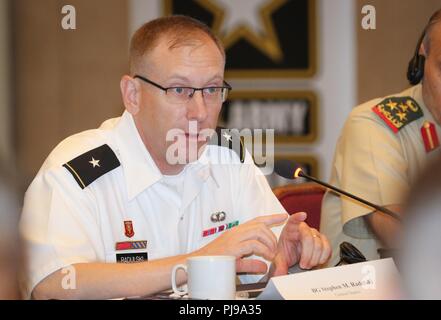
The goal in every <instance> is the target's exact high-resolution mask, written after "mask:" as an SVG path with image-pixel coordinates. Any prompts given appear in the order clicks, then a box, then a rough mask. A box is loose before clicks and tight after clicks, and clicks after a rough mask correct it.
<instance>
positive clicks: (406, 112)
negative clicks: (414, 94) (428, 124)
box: [372, 97, 423, 133]
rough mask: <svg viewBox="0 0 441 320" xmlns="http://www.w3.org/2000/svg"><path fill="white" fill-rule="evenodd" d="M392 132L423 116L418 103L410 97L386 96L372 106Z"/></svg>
mask: <svg viewBox="0 0 441 320" xmlns="http://www.w3.org/2000/svg"><path fill="white" fill-rule="evenodd" d="M372 111H374V112H375V113H376V114H377V115H378V116H379V117H380V118H381V119H382V120H383V121H384V122H385V123H386V124H387V125H388V127H389V128H391V129H392V131H393V132H394V133H397V132H398V131H399V130H401V129H402V128H404V127H405V126H406V125H408V124H409V123H411V122H412V121H414V120H417V119H419V118H421V117H422V116H423V111H422V110H421V108H420V106H419V105H418V103H417V102H416V101H415V100H414V99H412V98H411V97H390V98H386V99H384V100H383V101H381V102H380V103H379V104H377V105H376V106H375V107H373V108H372Z"/></svg>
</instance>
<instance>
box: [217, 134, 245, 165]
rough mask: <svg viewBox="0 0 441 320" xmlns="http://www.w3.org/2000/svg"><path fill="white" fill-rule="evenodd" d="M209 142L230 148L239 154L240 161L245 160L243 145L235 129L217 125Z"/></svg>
mask: <svg viewBox="0 0 441 320" xmlns="http://www.w3.org/2000/svg"><path fill="white" fill-rule="evenodd" d="M209 144H211V145H218V146H220V147H225V148H229V149H232V150H234V152H236V153H237V155H238V156H239V158H240V162H242V163H243V162H244V161H245V147H244V145H243V140H242V137H241V136H240V135H239V133H238V131H237V130H231V129H225V128H222V127H217V128H216V135H213V138H212V139H211V141H210V142H209Z"/></svg>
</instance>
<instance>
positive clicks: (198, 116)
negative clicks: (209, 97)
mask: <svg viewBox="0 0 441 320" xmlns="http://www.w3.org/2000/svg"><path fill="white" fill-rule="evenodd" d="M187 118H188V120H196V121H198V122H202V121H204V120H205V119H207V105H206V104H205V100H204V97H203V95H202V91H199V92H198V91H195V92H194V94H193V96H192V98H191V99H190V101H189V102H188V111H187Z"/></svg>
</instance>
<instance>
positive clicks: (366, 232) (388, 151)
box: [320, 10, 441, 266]
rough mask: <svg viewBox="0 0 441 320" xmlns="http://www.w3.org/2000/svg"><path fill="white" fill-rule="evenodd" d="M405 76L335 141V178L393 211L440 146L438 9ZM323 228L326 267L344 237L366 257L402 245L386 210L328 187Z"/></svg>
mask: <svg viewBox="0 0 441 320" xmlns="http://www.w3.org/2000/svg"><path fill="white" fill-rule="evenodd" d="M408 78H409V81H410V83H411V84H414V86H413V87H411V88H409V89H407V90H405V91H403V92H401V93H398V94H394V95H390V96H387V97H383V98H377V99H374V100H371V101H369V102H366V103H364V104H362V105H360V106H358V107H356V108H355V109H354V110H353V111H352V112H351V114H350V115H349V118H348V120H347V121H346V123H345V126H344V128H343V131H342V133H341V136H340V138H339V140H338V143H337V147H336V151H335V155H334V161H333V166H332V173H331V180H330V183H331V184H332V185H335V186H337V187H339V188H341V189H343V190H346V191H348V192H351V193H353V194H355V195H357V196H359V197H361V198H364V199H366V200H369V201H371V202H373V203H376V204H378V205H381V206H385V207H387V208H389V209H391V210H392V211H395V212H400V211H401V205H402V203H403V201H404V198H405V197H406V194H407V192H408V189H409V186H410V185H411V184H412V182H413V181H414V180H415V179H416V178H417V177H418V176H419V175H420V173H421V172H422V171H423V169H424V168H425V167H426V165H427V163H428V162H429V161H430V159H432V158H434V157H436V156H437V155H438V154H439V153H440V150H441V148H440V146H439V141H440V138H441V136H440V133H441V127H440V125H441V10H438V11H437V12H435V13H434V14H433V16H432V17H431V18H430V20H429V23H428V25H427V27H426V28H425V30H424V32H423V34H422V36H421V38H420V41H419V43H418V45H417V48H416V52H415V56H414V57H413V59H412V60H411V62H410V63H409V72H408ZM420 82H421V83H420ZM320 230H321V231H322V232H323V233H324V234H325V235H326V236H327V237H328V238H329V240H330V241H331V246H332V248H333V255H332V258H331V259H330V261H329V262H328V266H334V265H335V264H336V263H337V262H338V260H339V252H340V250H339V245H340V243H342V242H343V241H348V242H350V243H352V244H353V245H355V246H356V247H357V248H358V249H359V250H360V251H361V252H362V253H363V254H364V255H365V256H366V258H367V259H368V260H373V259H378V258H379V254H378V251H377V250H378V249H379V248H394V247H396V246H397V244H396V243H395V242H396V237H397V235H398V233H399V232H400V225H399V223H398V222H397V221H396V220H395V219H394V218H392V217H390V216H388V215H386V214H384V213H381V212H378V211H375V210H373V209H372V208H370V207H367V206H364V205H362V204H360V203H358V202H355V201H353V200H350V199H348V198H344V197H339V196H338V195H336V194H334V193H332V192H327V193H326V194H325V197H324V199H323V203H322V217H321V226H320Z"/></svg>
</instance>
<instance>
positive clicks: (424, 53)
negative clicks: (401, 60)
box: [418, 41, 427, 58]
mask: <svg viewBox="0 0 441 320" xmlns="http://www.w3.org/2000/svg"><path fill="white" fill-rule="evenodd" d="M424 42H425V41H423V42H421V45H420V49H419V50H418V54H419V55H421V56H423V57H425V58H426V57H427V50H426V46H425V44H424Z"/></svg>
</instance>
